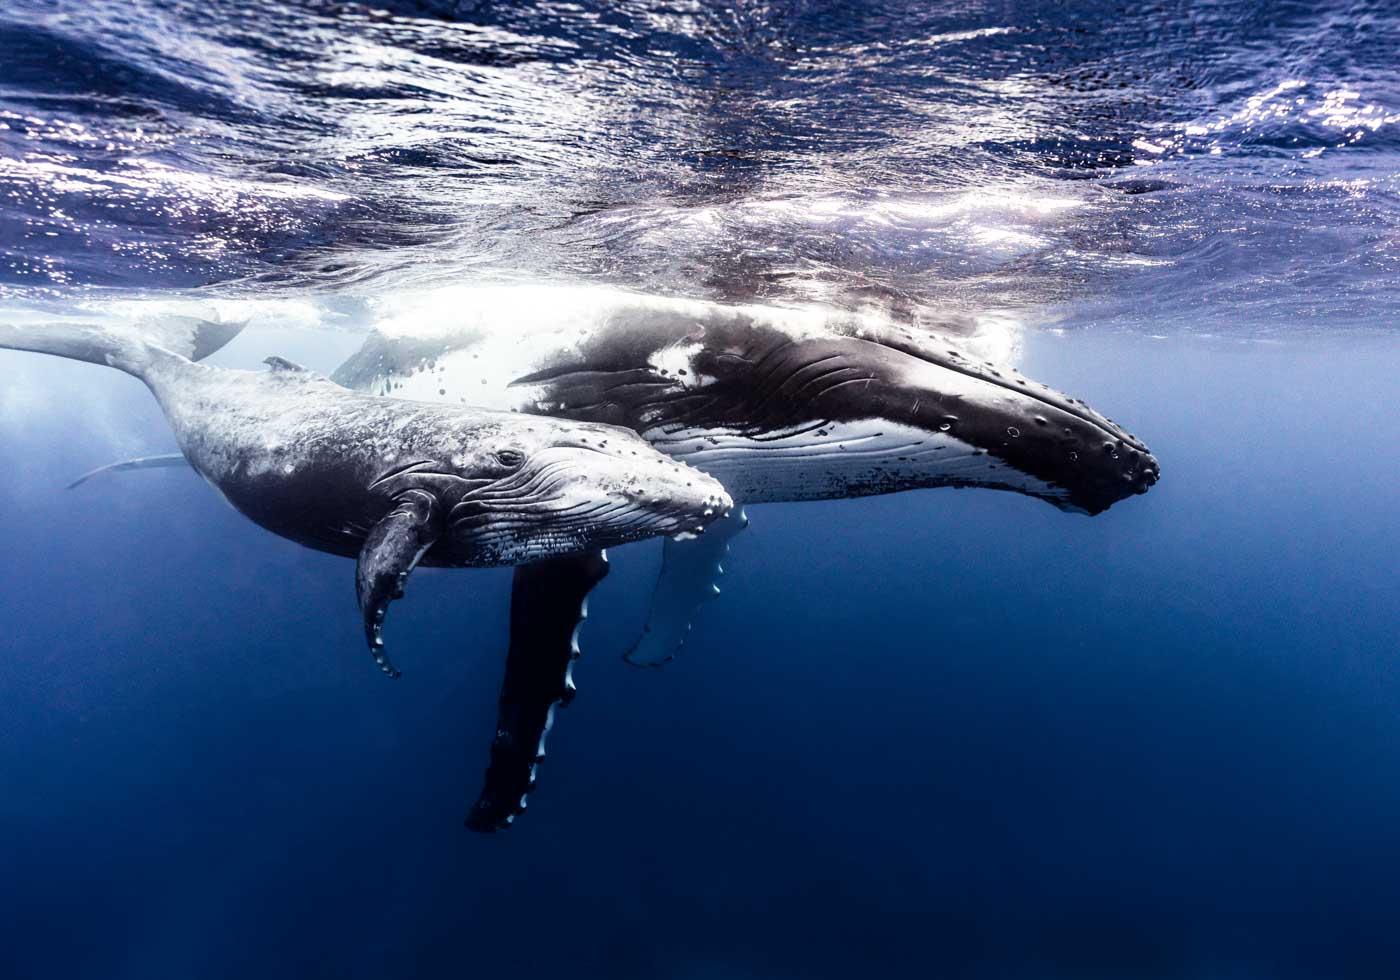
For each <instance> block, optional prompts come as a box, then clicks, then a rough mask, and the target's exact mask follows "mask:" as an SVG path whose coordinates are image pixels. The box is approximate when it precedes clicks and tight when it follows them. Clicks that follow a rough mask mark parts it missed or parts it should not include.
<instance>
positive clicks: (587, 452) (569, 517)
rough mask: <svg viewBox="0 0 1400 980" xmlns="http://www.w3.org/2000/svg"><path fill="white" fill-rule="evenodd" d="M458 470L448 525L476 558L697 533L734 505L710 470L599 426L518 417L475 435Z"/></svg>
mask: <svg viewBox="0 0 1400 980" xmlns="http://www.w3.org/2000/svg"><path fill="white" fill-rule="evenodd" d="M459 471H460V472H461V474H462V476H463V477H465V478H467V482H468V483H469V485H470V489H469V490H467V492H466V493H464V494H463V495H462V497H461V498H460V500H459V501H458V502H457V503H456V504H455V505H454V506H453V507H452V508H451V510H450V513H449V514H448V534H449V536H450V538H451V540H452V542H453V545H454V546H455V547H454V550H456V549H458V548H460V549H463V550H465V551H469V552H471V553H472V554H475V555H477V556H479V558H478V561H479V562H480V563H483V564H511V565H518V564H523V563H526V562H531V561H537V560H540V559H542V558H548V557H552V556H556V555H565V554H573V553H577V552H581V551H587V550H592V549H596V548H609V547H615V546H617V545H622V544H626V543H628V542H631V541H638V540H641V539H644V538H650V537H656V536H674V535H693V534H700V533H702V532H703V531H704V529H705V526H706V525H707V524H709V523H710V522H711V521H713V520H716V519H717V518H720V517H722V516H724V515H726V514H727V513H729V510H730V509H731V508H732V507H733V501H732V500H731V499H730V496H729V494H728V493H726V492H725V489H724V487H723V486H721V485H720V483H719V482H718V481H717V480H715V479H714V478H713V477H710V476H707V475H706V474H704V473H701V472H700V471H698V470H695V469H692V468H691V467H689V466H687V465H685V464H684V463H680V462H677V461H676V460H673V459H671V458H669V457H667V456H664V455H662V454H661V453H658V452H657V451H656V450H655V449H653V448H652V447H651V446H650V445H648V444H647V443H646V442H645V441H644V440H643V439H641V438H640V437H638V436H637V435H636V434H635V433H633V432H630V431H628V430H626V429H620V428H616V427H613V426H607V425H593V424H586V423H577V422H568V421H564V420H559V419H550V418H543V417H536V416H520V417H519V418H518V420H512V423H511V424H509V425H501V426H500V427H499V428H498V429H497V430H496V431H495V432H494V433H493V434H491V435H489V436H488V437H486V438H478V439H476V440H474V442H473V448H472V450H471V452H470V454H469V455H467V456H466V457H465V458H464V459H462V460H460V461H459Z"/></svg>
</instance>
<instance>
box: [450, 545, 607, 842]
mask: <svg viewBox="0 0 1400 980" xmlns="http://www.w3.org/2000/svg"><path fill="white" fill-rule="evenodd" d="M607 574H608V559H607V555H606V554H604V553H603V552H602V551H592V552H588V553H586V554H582V555H568V556H565V557H563V558H551V559H548V560H545V561H538V562H533V563H531V564H529V565H521V566H520V567H519V568H517V569H516V570H515V581H514V584H513V586H512V589H511V596H510V652H509V653H508V654H507V656H506V674H505V680H504V681H503V682H502V684H501V699H500V703H499V707H498V709H497V716H496V737H495V739H494V740H493V741H492V743H491V765H490V767H489V768H487V770H486V780H485V785H484V786H483V788H482V790H481V795H480V796H479V797H478V798H477V801H476V804H475V805H474V806H473V807H472V808H471V812H470V813H468V814H467V826H468V827H470V828H471V829H472V830H476V831H481V832H483V833H490V832H491V831H494V830H503V829H505V828H506V827H508V826H510V823H511V821H513V820H514V819H515V818H516V816H518V815H519V814H520V812H521V811H523V810H524V809H525V797H526V795H527V794H528V793H529V792H530V791H531V790H533V789H534V788H535V766H536V764H537V763H538V762H539V760H540V759H542V758H544V737H545V735H546V734H547V733H548V732H549V728H550V725H551V723H552V722H553V720H554V709H555V706H556V705H559V704H568V703H569V701H570V700H571V699H572V698H573V696H574V682H573V679H572V678H571V677H570V676H569V674H570V670H571V667H572V665H573V662H574V660H575V659H577V657H578V628H579V624H580V623H581V622H582V621H583V620H584V619H585V618H586V617H587V615H588V593H589V592H591V591H592V590H593V587H594V586H595V585H597V584H598V583H599V582H601V581H602V580H603V578H604V577H605V576H606V575H607Z"/></svg>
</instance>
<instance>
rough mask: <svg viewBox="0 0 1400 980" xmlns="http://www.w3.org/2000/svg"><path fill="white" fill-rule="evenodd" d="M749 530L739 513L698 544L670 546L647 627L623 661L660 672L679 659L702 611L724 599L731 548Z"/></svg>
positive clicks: (669, 542)
mask: <svg viewBox="0 0 1400 980" xmlns="http://www.w3.org/2000/svg"><path fill="white" fill-rule="evenodd" d="M748 526H749V518H748V515H747V514H745V513H744V509H743V508H742V507H736V508H734V511H733V512H732V513H731V514H730V515H729V516H728V517H724V518H721V519H720V520H717V521H715V522H714V523H712V524H710V525H709V526H708V527H706V528H705V533H704V534H702V535H700V536H699V537H697V538H692V539H690V540H685V541H677V540H672V539H668V540H667V541H666V543H665V545H664V550H663V552H662V560H661V574H660V575H659V576H658V577H657V579H656V588H655V589H654V590H653V592H652V595H651V608H650V609H648V610H647V621H646V625H645V626H644V627H642V635H641V636H639V637H638V638H637V641H636V642H635V643H633V644H632V648H631V649H630V650H628V651H627V653H626V654H624V655H623V659H624V660H626V661H627V662H628V663H629V664H632V665H633V666H634V667H659V666H660V665H661V664H664V663H666V662H667V661H669V660H673V659H675V656H676V654H677V653H679V652H680V649H681V647H683V646H685V641H686V637H688V636H689V635H690V628H691V625H692V624H693V623H694V621H695V617H696V615H697V614H698V613H699V611H700V606H701V605H703V604H704V603H705V602H708V601H709V600H710V599H713V598H714V597H715V596H717V595H718V594H719V578H720V576H721V575H723V574H724V566H723V564H722V563H723V562H724V561H725V560H726V557H727V556H728V554H729V542H730V541H731V540H733V538H734V536H735V535H736V534H738V533H739V532H740V531H742V530H743V529H744V528H746V527H748Z"/></svg>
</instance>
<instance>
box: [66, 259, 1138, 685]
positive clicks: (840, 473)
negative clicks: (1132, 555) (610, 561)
mask: <svg viewBox="0 0 1400 980" xmlns="http://www.w3.org/2000/svg"><path fill="white" fill-rule="evenodd" d="M530 297H531V299H532V300H533V302H531V303H526V302H524V300H525V298H526V297H525V294H524V292H523V291H522V290H520V289H518V288H511V287H505V288H497V289H492V288H480V289H471V290H463V291H461V294H460V295H454V296H453V302H452V303H451V305H450V309H449V308H448V307H447V305H445V304H439V306H438V307H437V308H436V309H433V310H427V311H424V310H410V311H408V313H406V314H405V315H400V316H398V317H390V318H388V319H386V320H385V321H383V322H381V323H380V324H379V325H378V326H377V327H376V329H375V330H374V331H373V332H372V333H371V334H370V335H369V336H368V337H367V338H366V340H365V341H364V343H363V345H362V346H361V348H360V350H359V351H357V352H356V353H355V354H353V355H352V356H351V357H350V358H349V359H348V360H346V361H345V363H344V364H342V365H341V366H340V367H339V368H338V369H337V370H336V371H335V372H334V373H333V375H332V377H333V379H334V380H336V381H338V382H339V383H341V384H343V385H345V386H346V387H349V388H352V389H357V390H360V391H365V392H369V393H372V394H377V395H392V396H395V397H399V398H412V399H421V400H425V401H440V402H447V403H452V404H475V405H483V406H489V407H493V408H497V409H501V410H509V411H513V412H524V413H531V414H537V415H545V416H552V417H558V418H568V419H575V420H580V421H592V422H604V423H609V424H613V425H619V426H622V427H626V428H628V429H631V430H633V431H635V432H637V433H639V434H641V435H642V436H643V437H644V438H645V439H646V440H647V441H648V442H649V443H650V444H651V445H652V446H653V447H655V448H656V449H658V450H660V451H662V452H664V453H666V454H668V455H670V456H672V457H673V458H676V459H679V460H683V461H685V462H687V463H690V464H691V465H693V466H694V467H696V468H697V469H700V470H702V471H704V472H707V473H709V474H711V475H713V476H715V477H717V478H718V479H719V480H720V481H721V482H722V483H723V484H724V486H725V488H726V489H727V490H728V491H729V492H730V493H731V495H732V496H733V498H734V499H735V501H737V502H738V504H739V505H740V506H737V507H736V508H735V509H734V511H733V512H732V513H731V514H730V515H729V516H727V517H725V518H722V519H719V520H716V521H715V522H713V523H711V524H710V525H709V526H708V528H707V530H706V533H705V534H704V535H703V536H702V537H700V538H697V539H695V540H689V541H678V540H675V539H668V540H667V541H666V542H665V544H664V545H663V549H664V550H663V560H662V569H661V574H660V576H659V577H658V579H657V582H656V586H655V589H654V594H653V596H652V602H651V610H650V613H649V615H648V619H647V623H646V626H645V627H644V629H643V632H642V635H641V636H640V637H639V639H638V640H637V641H636V643H634V644H633V645H632V647H631V649H630V650H629V651H628V652H627V654H626V658H627V660H628V661H629V662H631V663H634V664H638V665H645V666H651V665H656V664H660V663H664V662H666V661H667V660H669V659H671V658H672V657H673V656H674V655H675V653H676V652H677V651H678V650H679V649H680V647H681V646H682V645H683V644H684V642H685V639H686V636H687V634H688V632H689V630H690V625H691V622H692V621H693V619H694V616H695V614H696V611H697V610H698V607H699V606H700V604H701V603H703V602H704V601H705V600H706V599H708V598H711V597H713V596H714V595H715V594H716V593H717V592H718V585H717V580H718V577H719V575H720V574H721V572H722V565H721V562H722V560H723V559H724V557H725V555H726V553H727V550H728V547H729V542H730V540H731V539H732V538H733V537H734V535H736V534H737V533H739V531H741V530H742V529H743V528H744V527H745V526H747V522H748V518H747V515H746V513H745V511H744V510H743V507H742V505H744V504H758V503H771V502H784V501H800V500H819V499H833V498H846V497H859V496H865V495H871V494H883V493H894V492H899V491H904V490H914V489H922V488H931V487H983V488H988V489H997V490H1006V491H1011V492H1015V493H1019V494H1023V495H1026V496H1028V497H1032V498H1036V499H1039V500H1043V501H1045V502H1047V503H1050V504H1051V505H1053V506H1055V507H1057V508H1059V509H1061V510H1064V511H1068V512H1073V513H1080V514H1089V515H1094V514H1099V513H1102V512H1103V511H1105V510H1107V509H1108V508H1109V507H1111V506H1112V505H1113V504H1115V503H1116V502H1118V501H1120V500H1122V499H1124V498H1126V497H1130V496H1133V495H1136V494H1141V493H1145V492H1146V491H1147V490H1148V489H1149V488H1150V487H1151V486H1152V485H1153V484H1154V483H1155V482H1156V481H1157V478H1158V475H1159V468H1158V464H1157V460H1156V459H1155V457H1154V456H1153V455H1152V453H1151V452H1150V451H1149V450H1148V448H1147V446H1146V445H1145V444H1143V442H1142V441H1141V440H1139V439H1138V438H1136V437H1135V436H1133V435H1132V434H1131V433H1129V432H1128V431H1126V430H1125V429H1124V428H1123V427H1122V426H1120V425H1118V424H1117V423H1115V422H1113V421H1112V420H1110V419H1108V418H1106V417H1104V416H1103V415H1101V414H1099V413H1098V412H1096V411H1094V410H1093V409H1092V408H1090V407H1089V406H1088V405H1087V404H1085V403H1084V402H1083V401H1081V400H1079V399H1076V398H1073V397H1071V396H1069V395H1065V394H1062V393H1060V392H1057V391H1055V390H1053V389H1051V388H1050V387H1048V386H1047V385H1044V384H1041V383H1039V382H1036V381H1033V380H1031V379H1029V378H1026V377H1024V376H1023V375H1021V374H1020V373H1019V372H1018V371H1016V370H1013V369H1011V368H1006V367H1000V366H998V364H996V363H994V362H992V361H990V360H986V359H979V358H977V357H974V356H972V355H971V354H970V353H969V350H968V349H965V348H967V347H968V345H967V344H966V342H965V341H964V340H963V339H962V338H958V339H956V340H954V339H949V338H948V337H945V336H943V335H942V334H941V333H940V332H934V331H924V330H919V329H915V328H912V327H906V326H900V325H898V324H895V323H892V322H890V321H888V320H882V319H876V318H871V317H863V316H860V315H854V314H834V313H830V312H818V313H812V312H807V311H797V310H782V309H777V308H771V307H740V306H724V305H719V304H714V303H707V302H700V301H691V300H683V299H668V298H662V297H655V296H643V295H634V294H628V293H622V292H617V291H604V290H574V289H567V288H561V287H534V288H532V289H531V290H530ZM540 297H543V299H541V298H540ZM180 463H181V459H180V457H178V456H177V457H173V458H172V457H151V458H149V459H142V460H127V461H124V462H122V463H117V464H113V465H112V466H109V467H102V468H100V469H98V470H94V471H92V472H90V473H88V474H85V475H84V476H83V477H80V478H79V480H78V482H82V481H83V480H86V479H88V478H90V477H92V476H95V475H97V474H100V473H103V472H105V471H107V470H111V469H134V468H144V467H148V466H163V465H171V464H177V465H178V464H180Z"/></svg>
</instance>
